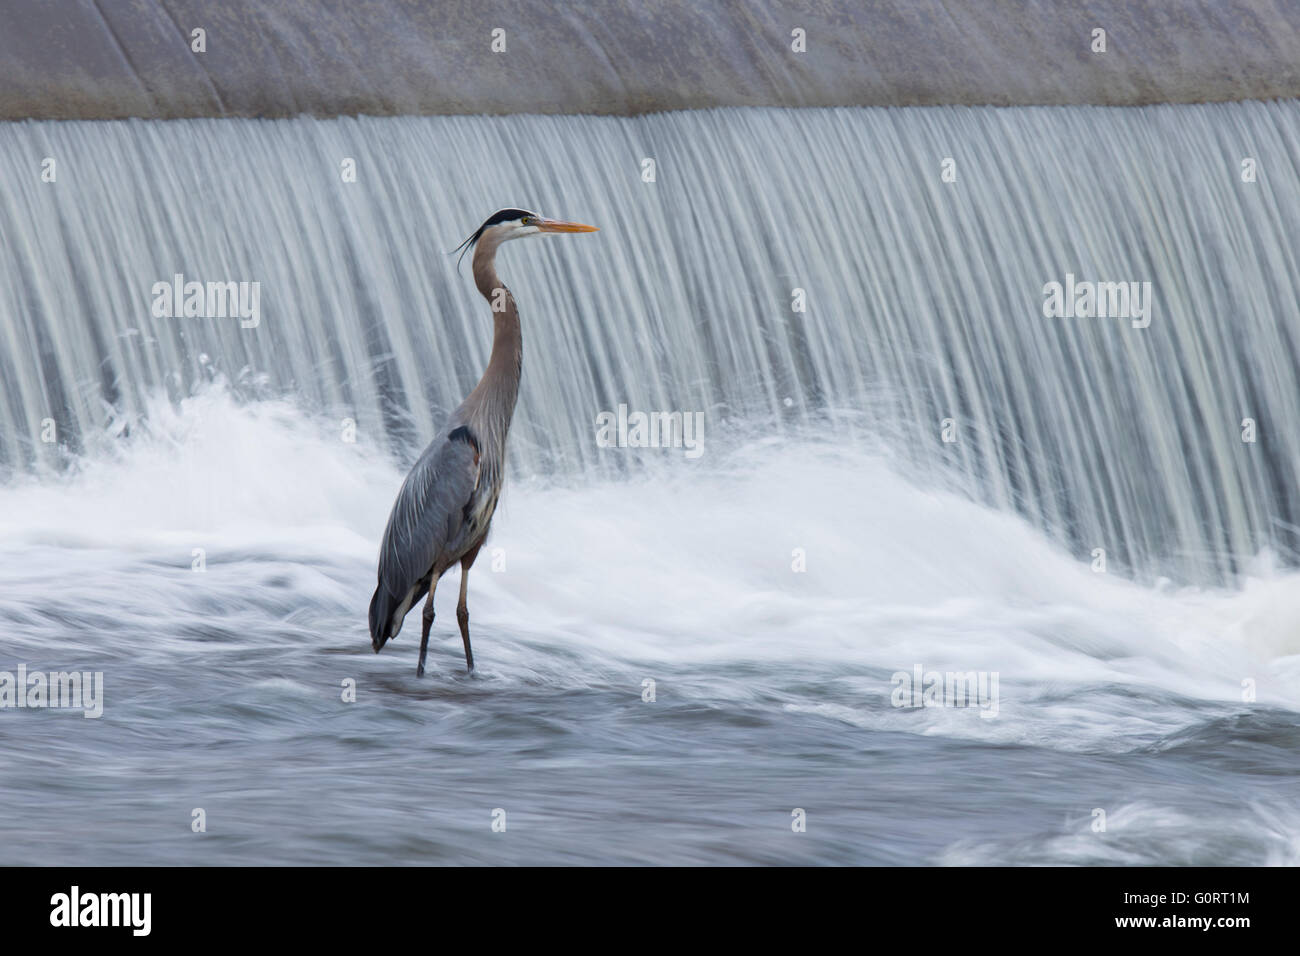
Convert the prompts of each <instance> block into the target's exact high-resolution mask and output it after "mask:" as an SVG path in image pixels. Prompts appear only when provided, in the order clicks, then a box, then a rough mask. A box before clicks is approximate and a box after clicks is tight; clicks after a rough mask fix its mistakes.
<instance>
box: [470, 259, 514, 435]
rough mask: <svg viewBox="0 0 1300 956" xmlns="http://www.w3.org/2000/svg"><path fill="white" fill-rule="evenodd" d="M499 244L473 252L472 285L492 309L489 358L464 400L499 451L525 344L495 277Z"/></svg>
mask: <svg viewBox="0 0 1300 956" xmlns="http://www.w3.org/2000/svg"><path fill="white" fill-rule="evenodd" d="M499 245H500V242H497V241H491V240H489V239H488V238H487V237H486V236H485V237H484V240H483V241H481V242H479V244H478V245H477V246H476V247H475V249H474V264H473V269H474V284H475V285H476V286H478V291H479V292H480V293H481V294H482V295H483V298H485V299H487V301H488V305H489V306H490V307H491V309H492V323H493V331H492V355H491V356H490V357H489V358H488V364H487V368H486V369H485V370H484V371H483V377H482V378H480V379H479V381H478V385H476V386H474V391H472V392H470V394H469V397H468V398H467V399H465V406H464V407H465V410H466V411H467V412H468V413H469V416H470V417H471V418H472V419H473V424H474V425H477V426H478V428H477V429H476V430H478V431H480V432H486V433H487V434H488V435H499V437H500V441H501V445H502V449H503V450H504V447H505V436H506V431H507V430H508V429H509V428H510V419H511V417H512V416H513V415H514V411H515V401H516V399H518V397H519V376H520V373H521V371H522V368H523V356H524V343H523V335H522V333H521V331H520V328H519V310H518V308H517V307H516V306H515V297H514V296H513V295H511V294H510V290H509V289H507V288H506V287H505V284H504V283H502V281H501V280H500V279H499V278H498V277H497V270H496V252H497V247H498V246H499Z"/></svg>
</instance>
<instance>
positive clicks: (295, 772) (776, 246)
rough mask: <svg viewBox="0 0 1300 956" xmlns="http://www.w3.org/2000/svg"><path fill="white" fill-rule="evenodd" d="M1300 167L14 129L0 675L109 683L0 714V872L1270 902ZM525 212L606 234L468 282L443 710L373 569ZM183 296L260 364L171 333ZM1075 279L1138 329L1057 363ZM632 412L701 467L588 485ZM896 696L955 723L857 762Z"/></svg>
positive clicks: (704, 138)
mask: <svg viewBox="0 0 1300 956" xmlns="http://www.w3.org/2000/svg"><path fill="white" fill-rule="evenodd" d="M1298 142H1300V104H1297V103H1295V102H1283V103H1272V104H1260V103H1248V104H1227V105H1214V106H1191V107H1155V108H1143V109H1126V110H1104V109H1088V108H1061V109H1025V108H1017V109H1004V110H992V109H955V108H954V109H947V108H944V109H924V110H825V111H823V110H797V111H783V110H743V111H734V110H723V111H715V112H702V113H676V114H663V115H657V116H648V117H643V118H638V119H616V118H596V117H563V116H555V117H511V118H472V117H460V118H399V119H382V120H380V119H364V118H363V119H343V120H330V121H318V120H312V119H298V120H291V121H267V122H258V121H180V122H169V123H153V122H124V123H27V124H15V125H7V126H0V235H2V236H3V237H4V241H3V244H0V467H3V469H4V479H3V484H2V485H0V670H15V669H16V668H17V666H18V665H19V664H20V663H24V664H26V665H27V667H28V668H29V669H30V670H66V669H73V668H75V669H78V670H86V671H103V673H104V681H105V705H104V716H103V717H102V718H100V719H98V720H88V719H83V718H82V717H80V716H79V715H77V714H75V713H65V712H59V711H52V710H50V711H41V710H7V709H6V710H0V740H2V741H3V747H0V863H39V862H51V863H53V862H66V863H70V862H90V863H101V864H102V863H110V862H124V863H161V862H171V863H177V862H192V863H201V864H202V863H214V864H228V863H252V862H259V861H265V862H286V863H287V862H332V863H348V862H362V863H384V862H412V863H415V862H526V863H547V862H609V863H629V862H680V863H694V862H713V863H718V862H725V863H740V862H857V863H864V862H865V863H969V862H986V863H1026V862H1028V863H1038V862H1054V863H1102V862H1104V863H1192V862H1200V863H1246V864H1250V863H1294V862H1296V861H1297V859H1298V858H1300V814H1297V812H1296V809H1295V808H1296V801H1297V798H1300V772H1297V770H1296V765H1295V759H1294V754H1295V740H1296V731H1297V729H1298V728H1300V683H1298V681H1300V623H1298V621H1300V590H1298V589H1297V587H1296V584H1297V580H1296V575H1295V571H1294V566H1295V554H1296V547H1297V542H1296V529H1297V526H1300V496H1297V493H1296V480H1297V473H1298V472H1300V429H1297V427H1296V426H1297V423H1298V422H1300V391H1298V389H1297V374H1298V373H1297V369H1298V368H1300V366H1298V365H1297V335H1298V334H1300V321H1297V318H1298V317H1297V308H1298V306H1297V300H1298V298H1300V297H1298V296H1297V289H1298V285H1297V275H1298V272H1297V248H1298V244H1297V238H1298V235H1297V230H1298V227H1297V224H1296V218H1295V213H1296V211H1297V210H1298V209H1300V168H1298V167H1297V151H1296V144H1297V143H1298ZM47 157H49V158H52V159H53V160H54V163H55V166H54V168H55V170H56V179H55V181H54V182H52V183H51V182H42V181H41V178H40V170H41V164H42V160H44V159H45V158H47ZM647 158H650V159H653V160H654V161H655V179H654V181H653V182H646V181H644V180H643V170H644V168H645V166H644V163H643V160H645V159H647ZM948 158H951V159H953V161H954V165H953V167H952V168H953V169H955V171H956V180H955V182H945V181H944V180H943V178H942V177H941V171H942V165H941V164H942V163H943V161H944V160H945V159H948ZM1244 158H1251V159H1253V160H1255V163H1256V169H1257V178H1256V180H1255V181H1254V182H1245V181H1243V178H1242V160H1243V159H1244ZM345 160H353V161H355V168H356V170H357V181H356V182H345V181H344V179H343V177H342V175H341V170H342V168H343V167H342V165H341V164H343V163H344V161H345ZM516 204H517V205H522V206H525V207H530V208H534V209H537V210H539V211H541V212H544V213H547V214H550V215H556V216H562V217H566V218H574V219H581V220H584V221H588V222H593V223H596V224H597V225H599V226H601V227H602V231H601V232H600V233H598V234H596V235H594V236H583V237H562V238H558V239H552V240H547V241H541V240H530V241H525V242H519V243H512V244H511V245H509V246H507V247H506V248H505V250H504V251H503V252H502V254H501V257H500V263H499V266H500V271H501V274H502V276H503V278H504V279H505V281H506V282H508V283H509V284H510V286H511V288H512V290H513V291H514V292H515V294H516V297H517V298H518V300H519V303H520V309H521V313H522V317H523V322H524V336H525V361H524V367H525V371H524V387H523V392H522V395H521V399H520V406H519V410H518V413H517V415H516V418H515V424H514V427H513V430H512V434H511V456H512V472H513V474H512V478H511V483H510V484H509V485H508V486H507V492H506V496H505V498H504V499H503V504H502V507H501V509H499V510H498V513H497V518H496V522H495V528H494V532H493V537H492V539H491V540H490V542H489V548H490V549H492V554H491V555H490V556H489V555H488V554H487V552H485V554H484V556H483V557H482V558H481V559H480V562H479V565H478V566H477V567H476V569H475V571H474V572H473V575H472V580H471V589H470V590H471V596H470V604H471V610H472V618H473V624H472V627H473V630H474V634H475V650H476V654H475V657H476V661H477V663H478V664H479V670H478V672H476V674H475V675H474V677H472V678H471V677H467V676H465V675H464V674H463V659H462V658H461V651H460V642H459V638H458V636H457V635H456V630H455V622H454V614H453V613H452V609H453V608H454V579H453V582H449V583H448V584H446V585H444V587H443V589H442V596H443V599H444V600H443V601H441V602H440V604H439V609H438V610H439V617H438V620H437V622H436V623H435V632H434V633H435V638H436V639H435V641H434V642H433V645H432V647H431V656H432V663H433V666H432V668H431V673H430V674H429V675H428V676H426V678H425V679H423V680H417V679H416V678H415V677H414V665H415V654H414V651H415V645H416V638H417V637H418V627H416V626H415V624H414V623H411V624H408V627H407V628H406V629H404V631H403V633H402V636H401V637H400V638H399V639H398V640H397V641H396V642H395V643H394V644H392V645H390V646H389V648H386V649H385V651H384V653H383V654H381V655H378V656H375V655H373V654H371V652H370V650H369V643H368V637H367V634H366V617H365V610H366V605H367V601H368V599H369V594H370V591H371V590H372V589H373V581H374V564H375V551H376V548H377V545H378V539H379V535H380V533H381V531H382V528H383V524H384V520H385V518H386V516H387V511H388V508H389V506H390V504H391V501H392V498H393V495H394V494H395V493H396V489H397V487H398V485H399V484H400V481H401V477H402V474H403V472H404V470H405V468H406V467H407V466H408V465H409V464H410V462H411V461H412V460H413V458H414V456H415V455H416V454H418V451H419V449H420V448H421V447H422V445H423V443H424V442H426V441H427V440H428V438H429V437H430V436H431V435H432V434H433V432H434V431H435V430H436V429H437V428H438V427H439V426H440V425H441V423H442V421H443V419H444V417H445V415H446V414H447V412H449V411H450V409H451V408H453V407H454V406H455V405H456V404H457V403H458V402H459V400H460V399H461V397H463V395H464V394H465V393H466V392H467V391H468V389H469V388H471V387H472V386H473V383H474V382H475V380H476V379H477V376H478V374H479V373H480V371H481V369H482V367H483V364H484V362H485V361H486V356H487V351H488V348H489V345H490V328H491V325H490V321H489V313H488V312H487V308H486V306H485V304H484V303H483V302H482V300H481V299H480V298H479V297H478V295H477V293H476V292H475V291H474V289H473V285H472V283H471V282H470V280H469V278H468V275H458V274H457V271H456V264H455V258H454V257H448V256H446V255H444V254H443V253H444V252H445V251H446V250H448V249H451V248H452V247H454V246H455V245H456V244H457V243H458V242H459V241H460V240H461V239H462V238H463V237H464V236H465V235H466V234H468V233H469V232H470V231H471V230H472V229H473V228H474V227H475V226H476V225H477V223H478V222H479V221H481V219H482V218H483V217H484V216H485V215H486V214H487V213H488V212H490V211H491V210H492V209H494V208H497V207H499V206H502V205H516ZM465 271H466V272H467V271H468V270H465ZM176 274H181V275H183V276H184V279H185V280H186V281H190V280H197V281H202V282H207V281H220V282H227V281H233V282H239V281H250V282H251V281H256V282H258V283H260V289H261V298H260V315H259V319H260V322H259V324H258V325H257V326H256V327H255V328H243V327H241V324H240V321H239V320H238V319H237V318H230V317H225V318H164V317H156V316H155V315H153V314H152V311H151V306H152V303H153V296H154V293H153V289H154V285H155V283H159V282H163V283H170V282H171V281H172V277H173V276H174V275H176ZM1067 275H1074V276H1075V277H1076V278H1077V279H1078V280H1080V281H1082V280H1091V281H1136V282H1150V283H1151V286H1152V289H1153V297H1154V302H1153V307H1152V314H1151V317H1152V321H1151V324H1150V326H1149V327H1147V328H1134V327H1133V326H1132V324H1131V323H1130V322H1129V321H1128V320H1127V319H1121V318H1046V317H1044V314H1043V302H1044V293H1043V289H1044V285H1045V284H1046V283H1049V282H1053V281H1056V282H1065V281H1066V277H1067ZM795 290H802V293H798V292H796V291H795ZM797 297H801V298H802V299H803V300H804V301H805V302H806V304H807V309H806V311H794V310H793V309H792V302H793V301H794V300H795V299H796V298H797ZM620 404H626V405H627V406H628V407H629V408H630V409H632V410H643V411H673V410H677V411H684V412H697V411H698V412H703V413H704V416H705V423H706V426H705V429H706V430H705V444H704V454H703V455H702V456H701V457H700V458H698V459H690V458H687V457H686V456H685V455H684V453H683V452H682V451H681V450H673V449H636V448H602V447H599V446H598V444H597V442H596V440H595V430H596V428H595V420H596V416H597V415H598V414H599V413H600V412H602V411H614V410H616V409H617V408H618V406H619V405H620ZM945 419H950V420H951V426H952V436H953V437H955V438H956V441H953V442H945V441H943V440H942V427H943V426H942V423H943V422H944V420H945ZM1244 419H1250V420H1252V421H1253V423H1254V427H1255V431H1256V434H1257V440H1256V441H1254V442H1246V441H1243V440H1242V435H1243V428H1244V427H1245V426H1244V425H1243V420H1244ZM51 427H52V428H53V431H52V432H51ZM49 437H53V438H54V439H55V440H53V441H45V440H42V439H43V438H49ZM353 438H355V440H351V439H353ZM1096 548H1101V549H1104V551H1105V553H1106V562H1107V570H1106V573H1104V574H1102V573H1096V572H1095V571H1094V570H1093V566H1092V562H1093V558H1092V552H1093V549H1096ZM196 564H198V565H200V566H201V567H202V570H201V571H196V570H195V566H196ZM797 566H798V567H806V570H802V571H795V570H794V567H797ZM916 666H922V667H923V668H924V669H925V670H927V671H930V670H934V671H962V672H965V671H971V670H975V671H989V672H996V673H998V674H999V675H1000V702H999V706H998V713H997V715H996V717H994V718H992V719H989V718H988V717H983V716H981V715H980V712H979V710H978V709H976V708H959V707H943V708H920V709H913V708H900V707H895V706H893V705H892V704H891V692H892V691H893V689H894V684H893V683H892V682H891V677H892V675H893V674H895V673H896V672H900V671H902V672H911V671H912V669H913V668H914V667H916ZM349 681H355V685H356V701H355V702H353V703H349V702H345V701H344V700H343V699H342V697H343V692H344V685H345V682H349ZM647 681H653V688H654V698H655V699H654V700H653V702H650V701H646V700H643V694H647V693H648V692H647V690H646V688H647V686H648V685H647V684H646V682H647ZM200 807H201V808H203V809H204V810H205V812H206V816H207V832H206V833H194V832H192V831H191V817H192V811H193V810H194V808H200ZM497 808H500V809H502V810H504V811H505V814H506V818H507V820H508V825H507V829H506V831H505V832H504V833H498V832H493V830H492V827H491V824H492V821H493V811H494V810H496V809H497ZM794 808H802V809H804V810H806V812H807V818H808V830H807V832H806V833H800V834H796V833H793V832H792V831H791V826H790V823H791V811H792V810H793V809H794ZM1098 808H1100V809H1104V810H1105V811H1106V814H1107V829H1106V831H1105V832H1104V833H1097V832H1094V830H1093V823H1094V819H1095V817H1094V813H1093V811H1094V810H1095V809H1098Z"/></svg>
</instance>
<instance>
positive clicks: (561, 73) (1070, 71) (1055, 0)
mask: <svg viewBox="0 0 1300 956" xmlns="http://www.w3.org/2000/svg"><path fill="white" fill-rule="evenodd" d="M0 17H2V19H0V24H2V25H0V119H24V118H36V119H107V118H121V117H133V116H134V117H148V118H175V117H200V116H244V117H250V116H265V117H282V116H291V115H296V114H303V113H306V114H314V115H317V116H333V115H344V114H372V115H391V114H458V113H462V114H463V113H602V114H619V115H633V114H639V113H646V112H656V111H661V110H675V109H692V108H704V107H716V106H847V105H858V106H868V105H889V106H895V105H896V106H908V105H934V104H965V105H976V104H992V105H1017V104H1101V105H1138V104H1146V103H1156V102H1179V103H1184V102H1207V101H1223V100H1241V99H1273V98H1289V97H1296V96H1300V4H1298V3H1295V2H1292V0H1176V2H1170V0H975V2H961V3H957V2H953V0H866V2H860V3H833V2H829V0H647V2H633V0H581V2H573V0H556V2H553V3H541V2H537V0H531V2H530V0H440V2H416V0H222V2H221V3H219V4H218V3H213V2H210V0H61V2H58V3H47V2H41V0H4V2H3V11H2V12H0ZM1098 30H1103V31H1105V37H1104V49H1098V47H1099V46H1101V44H1100V43H1099V34H1097V33H1096V32H1095V31H1098ZM196 31H202V32H201V33H196Z"/></svg>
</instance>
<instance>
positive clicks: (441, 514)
mask: <svg viewBox="0 0 1300 956" xmlns="http://www.w3.org/2000/svg"><path fill="white" fill-rule="evenodd" d="M595 231H596V227H595V226H584V225H583V224H582V223H579V222H564V221H562V220H558V219H547V218H546V217H545V216H539V215H538V214H537V213H535V212H528V211H527V210H526V209H502V210H499V211H498V212H494V213H493V214H492V215H490V216H488V218H487V219H486V220H485V221H484V222H483V225H481V226H479V227H478V230H477V231H476V232H475V233H474V234H473V235H472V236H470V237H469V238H468V239H466V240H465V241H464V242H463V243H461V244H460V246H458V247H457V248H456V250H454V251H456V252H461V253H462V256H463V255H464V251H465V250H467V249H469V248H473V250H474V258H473V272H474V284H475V285H476V286H478V290H479V292H481V293H482V294H483V297H484V298H485V299H487V300H488V303H489V304H490V305H491V307H492V318H493V322H494V326H495V327H494V329H493V333H492V355H491V357H490V358H489V359H488V364H487V369H486V370H485V371H484V372H483V377H482V378H480V379H479V382H478V385H476V386H475V387H474V391H472V392H470V393H469V397H468V398H466V399H465V401H463V402H461V405H460V407H459V408H458V409H456V411H454V412H453V413H452V415H451V419H450V420H449V421H448V422H447V425H446V427H445V428H443V430H442V431H441V432H440V433H439V434H438V437H436V438H435V439H434V440H433V441H432V442H431V443H430V445H429V447H428V448H426V449H425V450H424V454H422V455H421V456H420V458H419V460H418V461H417V462H416V463H415V466H414V467H412V468H411V473H410V474H409V475H407V476H406V481H404V482H403V483H402V490H401V491H399V492H398V493H397V501H396V502H395V503H394V504H393V511H392V514H390V515H389V516H388V527H387V528H385V529H384V541H383V544H382V545H380V548H379V586H378V587H376V588H375V596H374V597H373V598H371V600H370V644H371V646H372V647H373V648H374V649H375V653H376V654H378V653H379V650H380V648H382V647H383V646H384V644H385V643H386V642H387V641H388V640H389V639H390V638H393V637H396V636H397V632H398V631H400V630H401V629H402V620H403V618H405V617H406V612H407V611H409V610H410V609H411V608H412V606H414V605H415V603H416V602H418V601H419V600H420V598H422V597H423V596H424V595H425V593H426V592H427V593H428V595H429V597H428V600H427V601H425V604H424V620H423V623H422V626H421V630H420V662H419V664H418V665H417V666H416V669H415V673H416V675H417V676H423V675H424V655H425V651H426V650H427V649H428V647H429V628H430V627H432V626H433V592H434V591H435V589H436V588H437V586H438V579H439V578H440V577H442V575H443V574H444V573H446V572H447V570H448V569H450V568H451V566H452V565H454V564H456V563H458V562H459V564H460V603H459V604H458V605H457V606H456V621H457V622H458V623H459V624H460V636H461V639H462V640H463V641H464V642H465V664H466V665H467V667H468V669H469V670H471V671H472V670H474V653H473V651H471V650H470V646H469V608H468V607H467V606H466V603H465V592H466V587H467V585H468V583H469V569H470V567H471V566H472V565H473V564H474V559H475V558H476V557H478V552H479V548H481V547H482V546H483V540H484V539H485V538H486V537H487V533H488V526H489V525H490V524H491V523H492V512H493V511H494V510H495V509H496V506H497V498H498V497H499V496H500V494H501V482H502V480H503V478H504V477H505V458H506V433H507V432H508V431H509V430H510V419H511V416H513V415H514V411H515V400H516V399H517V398H518V397H519V373H520V370H521V368H522V363H523V348H522V339H521V336H520V332H519V311H518V309H516V307H515V299H514V296H512V295H511V294H510V290H509V289H507V288H506V287H505V285H504V284H503V283H502V282H501V280H500V279H498V278H497V270H496V253H497V249H498V248H499V247H500V246H501V243H503V242H505V241H506V240H508V239H521V238H523V237H524V236H536V235H544V234H546V233H558V232H595Z"/></svg>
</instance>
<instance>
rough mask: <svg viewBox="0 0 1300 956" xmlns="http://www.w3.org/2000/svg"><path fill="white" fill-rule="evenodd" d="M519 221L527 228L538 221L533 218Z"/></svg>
mask: <svg viewBox="0 0 1300 956" xmlns="http://www.w3.org/2000/svg"><path fill="white" fill-rule="evenodd" d="M519 221H520V222H522V223H523V224H524V225H525V226H531V225H532V224H533V223H534V222H536V221H537V220H535V219H534V218H533V217H532V216H524V217H523V218H522V219H520V220H519Z"/></svg>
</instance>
